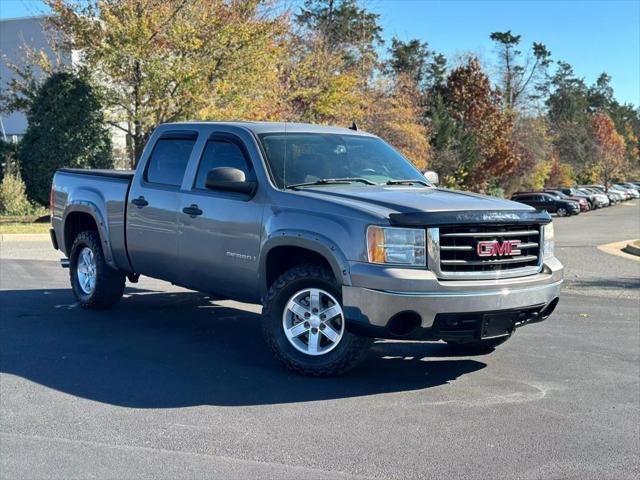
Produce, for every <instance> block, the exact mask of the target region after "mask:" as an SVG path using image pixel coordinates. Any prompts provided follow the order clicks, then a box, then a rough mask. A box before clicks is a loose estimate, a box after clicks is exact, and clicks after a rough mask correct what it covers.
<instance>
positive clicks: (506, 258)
mask: <svg viewBox="0 0 640 480" xmlns="http://www.w3.org/2000/svg"><path fill="white" fill-rule="evenodd" d="M427 235H428V239H429V261H430V263H429V268H431V269H432V270H433V271H435V273H436V274H437V275H438V276H439V277H440V278H466V279H474V278H479V279H483V278H503V277H516V276H523V275H531V274H534V273H537V272H539V271H540V268H541V265H542V264H541V261H540V260H541V257H540V245H542V231H541V228H540V226H539V225H536V224H532V225H480V226H471V225H470V226H457V227H441V228H429V229H427ZM516 240H517V241H518V242H519V244H518V245H517V246H516V247H515V248H517V249H518V250H520V254H515V253H514V254H511V253H510V252H509V251H502V252H501V254H499V255H488V256H480V255H479V245H478V243H479V242H488V243H489V244H490V243H491V242H497V244H496V245H497V246H503V245H504V242H508V241H516ZM490 248H491V247H489V249H490ZM480 249H481V250H482V248H480Z"/></svg>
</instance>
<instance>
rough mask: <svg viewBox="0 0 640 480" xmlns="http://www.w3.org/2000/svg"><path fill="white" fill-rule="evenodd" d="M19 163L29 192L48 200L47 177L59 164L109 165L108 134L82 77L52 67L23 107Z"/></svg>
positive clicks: (77, 165)
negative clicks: (24, 118) (24, 121)
mask: <svg viewBox="0 0 640 480" xmlns="http://www.w3.org/2000/svg"><path fill="white" fill-rule="evenodd" d="M27 121H28V127H27V131H26V133H25V135H24V138H23V139H22V142H21V144H20V169H21V173H22V178H23V179H24V181H25V184H26V187H27V194H28V195H29V197H30V198H31V199H32V200H34V201H36V202H38V203H40V204H42V205H47V204H48V203H49V190H50V188H51V179H52V178H53V174H54V173H55V171H56V170H57V169H59V168H62V167H79V168H110V167H111V165H112V159H111V140H110V138H111V137H110V135H109V131H108V129H107V128H106V126H105V122H104V115H103V112H102V109H101V106H100V102H99V101H98V98H97V96H96V94H95V92H94V91H93V89H92V88H91V86H90V85H89V84H88V83H87V81H86V80H85V79H83V78H80V77H77V76H75V75H72V74H70V73H65V72H62V73H56V74H54V75H52V76H50V77H49V78H47V80H45V82H44V83H43V84H42V86H41V87H40V88H39V89H38V91H37V95H36V97H35V98H34V99H33V102H32V103H31V107H30V109H29V110H28V111H27Z"/></svg>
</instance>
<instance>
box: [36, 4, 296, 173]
mask: <svg viewBox="0 0 640 480" xmlns="http://www.w3.org/2000/svg"><path fill="white" fill-rule="evenodd" d="M45 2H46V3H47V4H48V5H49V7H50V8H51V10H52V12H53V14H54V15H53V16H52V17H51V23H52V24H53V26H54V27H55V28H56V29H57V30H58V31H60V32H61V33H62V36H61V40H60V41H59V42H58V44H59V45H60V46H61V47H63V48H66V49H67V50H73V51H77V52H80V53H81V59H82V63H81V65H82V66H84V68H85V69H86V71H87V72H90V73H91V80H92V81H93V82H94V83H95V84H96V85H97V86H98V89H97V91H98V93H99V95H100V98H101V100H102V102H103V104H104V106H105V107H106V111H107V112H108V113H109V122H110V123H111V125H113V126H114V128H118V129H121V130H123V131H124V132H126V134H127V136H128V137H129V138H130V139H131V148H130V156H131V159H132V161H134V162H135V161H137V159H138V158H139V157H140V155H141V153H142V150H143V148H144V145H145V143H146V140H147V139H148V137H149V135H150V134H151V132H152V131H153V129H154V128H155V127H156V126H157V125H158V124H159V123H164V122H172V121H177V120H184V119H190V120H193V119H200V118H206V119H233V118H235V119H238V118H247V117H250V118H253V119H255V118H256V116H261V117H263V118H270V117H271V116H272V115H274V114H275V115H277V114H278V112H279V111H280V98H281V97H280V95H279V93H280V89H279V88H278V85H277V84H278V82H279V70H278V66H279V65H280V63H281V61H280V59H281V57H282V52H283V50H282V44H283V41H284V40H283V35H284V34H285V33H286V30H287V24H286V18H285V16H284V14H282V15H273V14H272V13H271V12H270V11H268V10H267V9H264V8H262V7H263V4H264V2H263V1H261V0H199V1H192V0H87V1H83V2H76V1H73V0H45Z"/></svg>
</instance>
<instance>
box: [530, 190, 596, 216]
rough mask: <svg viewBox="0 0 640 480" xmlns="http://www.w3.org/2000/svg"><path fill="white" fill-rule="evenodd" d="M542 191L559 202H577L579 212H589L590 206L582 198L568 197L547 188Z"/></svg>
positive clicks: (587, 201)
mask: <svg viewBox="0 0 640 480" xmlns="http://www.w3.org/2000/svg"><path fill="white" fill-rule="evenodd" d="M542 191H543V192H545V193H548V194H549V195H552V196H554V197H556V198H558V199H561V200H571V201H573V202H578V205H580V211H581V212H588V211H589V210H591V206H590V205H589V200H587V199H586V198H585V197H584V196H578V197H576V196H570V195H566V194H564V193H563V192H560V191H558V190H552V189H548V188H545V189H544V190H542Z"/></svg>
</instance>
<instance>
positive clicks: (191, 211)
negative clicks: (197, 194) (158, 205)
mask: <svg viewBox="0 0 640 480" xmlns="http://www.w3.org/2000/svg"><path fill="white" fill-rule="evenodd" d="M182 211H183V212H184V213H186V214H187V215H189V216H190V217H197V216H198V215H202V210H200V209H199V208H198V205H196V204H195V203H193V204H191V206H190V207H184V208H183V209H182Z"/></svg>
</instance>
